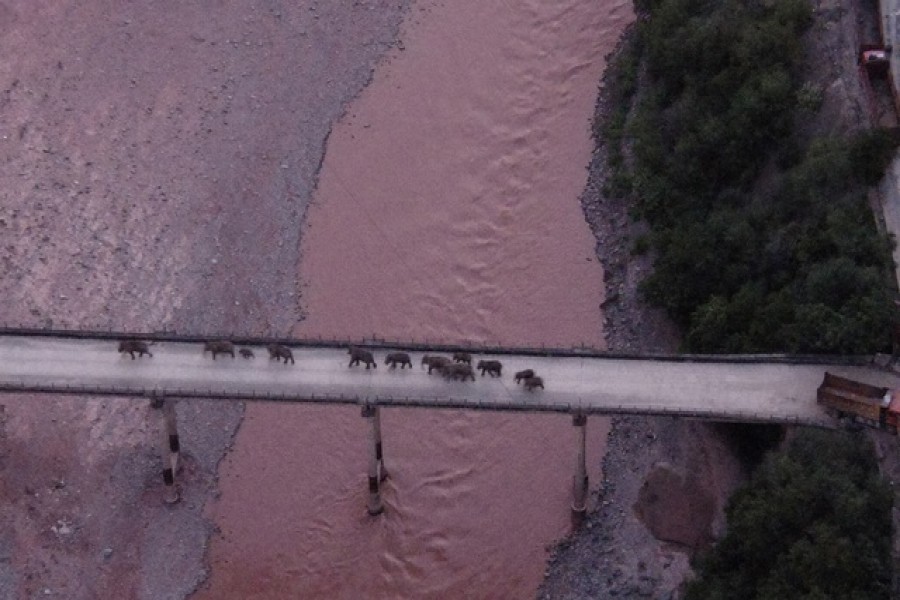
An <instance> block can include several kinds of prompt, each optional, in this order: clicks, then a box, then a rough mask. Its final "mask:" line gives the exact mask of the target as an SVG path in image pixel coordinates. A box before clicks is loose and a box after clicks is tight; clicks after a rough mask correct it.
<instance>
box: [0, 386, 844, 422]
mask: <svg viewBox="0 0 900 600" xmlns="http://www.w3.org/2000/svg"><path fill="white" fill-rule="evenodd" d="M0 393H17V394H22V393H37V394H44V393H46V394H71V395H86V396H88V395H89V396H118V397H124V396H140V397H146V398H159V397H166V398H187V399H190V398H194V399H206V400H220V401H258V402H284V403H303V404H344V405H358V406H360V405H370V406H381V407H385V408H389V407H394V408H430V409H462V410H482V411H494V412H532V413H546V412H554V413H566V414H576V413H580V414H586V415H591V414H593V415H623V414H626V415H643V416H662V417H677V418H686V419H699V420H706V421H724V422H741V423H778V424H785V425H808V426H815V427H823V428H833V427H835V423H834V422H831V421H828V420H819V419H803V418H800V417H798V416H794V415H777V414H774V413H760V412H755V411H746V412H744V411H738V412H733V411H729V412H723V411H721V410H714V409H705V410H704V409H690V410H688V409H679V408H673V407H671V406H666V405H661V404H659V405H643V406H637V405H625V404H615V405H607V406H596V405H586V404H572V403H556V404H553V403H549V404H547V403H544V404H530V403H528V402H515V403H513V402H510V403H508V404H507V403H495V402H483V401H480V400H470V399H468V398H452V397H403V398H393V397H379V396H365V397H360V396H345V395H343V394H312V395H300V394H289V393H270V392H267V393H260V392H255V391H246V392H238V391H227V390H213V389H206V390H202V389H186V388H159V387H140V386H137V387H129V386H109V387H106V386H94V385H72V384H66V385H47V384H13V383H0Z"/></svg>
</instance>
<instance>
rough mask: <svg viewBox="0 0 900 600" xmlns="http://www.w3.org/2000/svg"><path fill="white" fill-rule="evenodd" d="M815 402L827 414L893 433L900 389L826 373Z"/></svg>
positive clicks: (899, 411)
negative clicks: (823, 408)
mask: <svg viewBox="0 0 900 600" xmlns="http://www.w3.org/2000/svg"><path fill="white" fill-rule="evenodd" d="M816 401H817V402H818V403H819V404H821V405H822V406H824V407H825V409H826V411H827V412H828V414H830V415H833V416H836V417H838V418H849V419H851V420H853V421H857V422H859V423H863V424H865V425H868V426H869V427H875V428H878V429H886V430H888V431H890V432H891V433H893V434H896V433H897V429H898V426H900V390H891V389H888V388H883V387H877V386H874V385H869V384H868V383H861V382H859V381H854V380H852V379H847V378H846V377H840V376H838V375H833V374H831V373H829V372H827V371H826V372H825V379H824V380H823V381H822V385H820V386H819V389H818V391H817V392H816Z"/></svg>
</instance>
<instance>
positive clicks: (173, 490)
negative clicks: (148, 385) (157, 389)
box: [150, 395, 181, 504]
mask: <svg viewBox="0 0 900 600" xmlns="http://www.w3.org/2000/svg"><path fill="white" fill-rule="evenodd" d="M150 406H151V408H153V409H155V410H158V411H159V415H160V422H161V423H160V431H161V433H162V436H161V437H162V463H163V483H164V484H165V486H166V491H165V496H164V499H165V501H166V503H168V504H174V503H176V502H178V501H179V500H180V499H181V496H180V494H179V492H178V485H177V484H176V483H175V474H176V473H177V472H178V459H179V456H180V453H181V442H180V440H179V439H178V421H177V419H176V417H175V401H174V400H168V399H166V398H165V397H164V396H161V395H153V396H152V397H151V399H150Z"/></svg>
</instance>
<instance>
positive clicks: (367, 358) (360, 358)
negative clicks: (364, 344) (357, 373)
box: [347, 346, 378, 369]
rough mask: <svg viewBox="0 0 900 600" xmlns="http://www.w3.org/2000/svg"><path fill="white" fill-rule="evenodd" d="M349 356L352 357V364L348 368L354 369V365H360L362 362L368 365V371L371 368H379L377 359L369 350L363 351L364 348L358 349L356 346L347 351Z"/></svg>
mask: <svg viewBox="0 0 900 600" xmlns="http://www.w3.org/2000/svg"><path fill="white" fill-rule="evenodd" d="M347 354H349V355H350V364H349V365H347V366H348V367H352V366H353V365H358V364H359V363H360V362H364V363H366V369H368V368H369V367H370V366H371V367H372V368H373V369H377V368H378V364H377V363H376V362H375V358H374V357H373V356H372V353H371V352H369V351H368V350H363V349H362V348H357V347H356V346H350V348H349V349H348V350H347Z"/></svg>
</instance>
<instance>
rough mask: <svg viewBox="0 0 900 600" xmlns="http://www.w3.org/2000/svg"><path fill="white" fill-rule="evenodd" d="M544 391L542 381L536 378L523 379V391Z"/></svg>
mask: <svg viewBox="0 0 900 600" xmlns="http://www.w3.org/2000/svg"><path fill="white" fill-rule="evenodd" d="M538 387H539V388H541V389H544V380H543V379H541V378H540V377H538V376H534V377H526V378H525V389H526V390H527V391H529V392H531V391H533V390H534V388H538Z"/></svg>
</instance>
